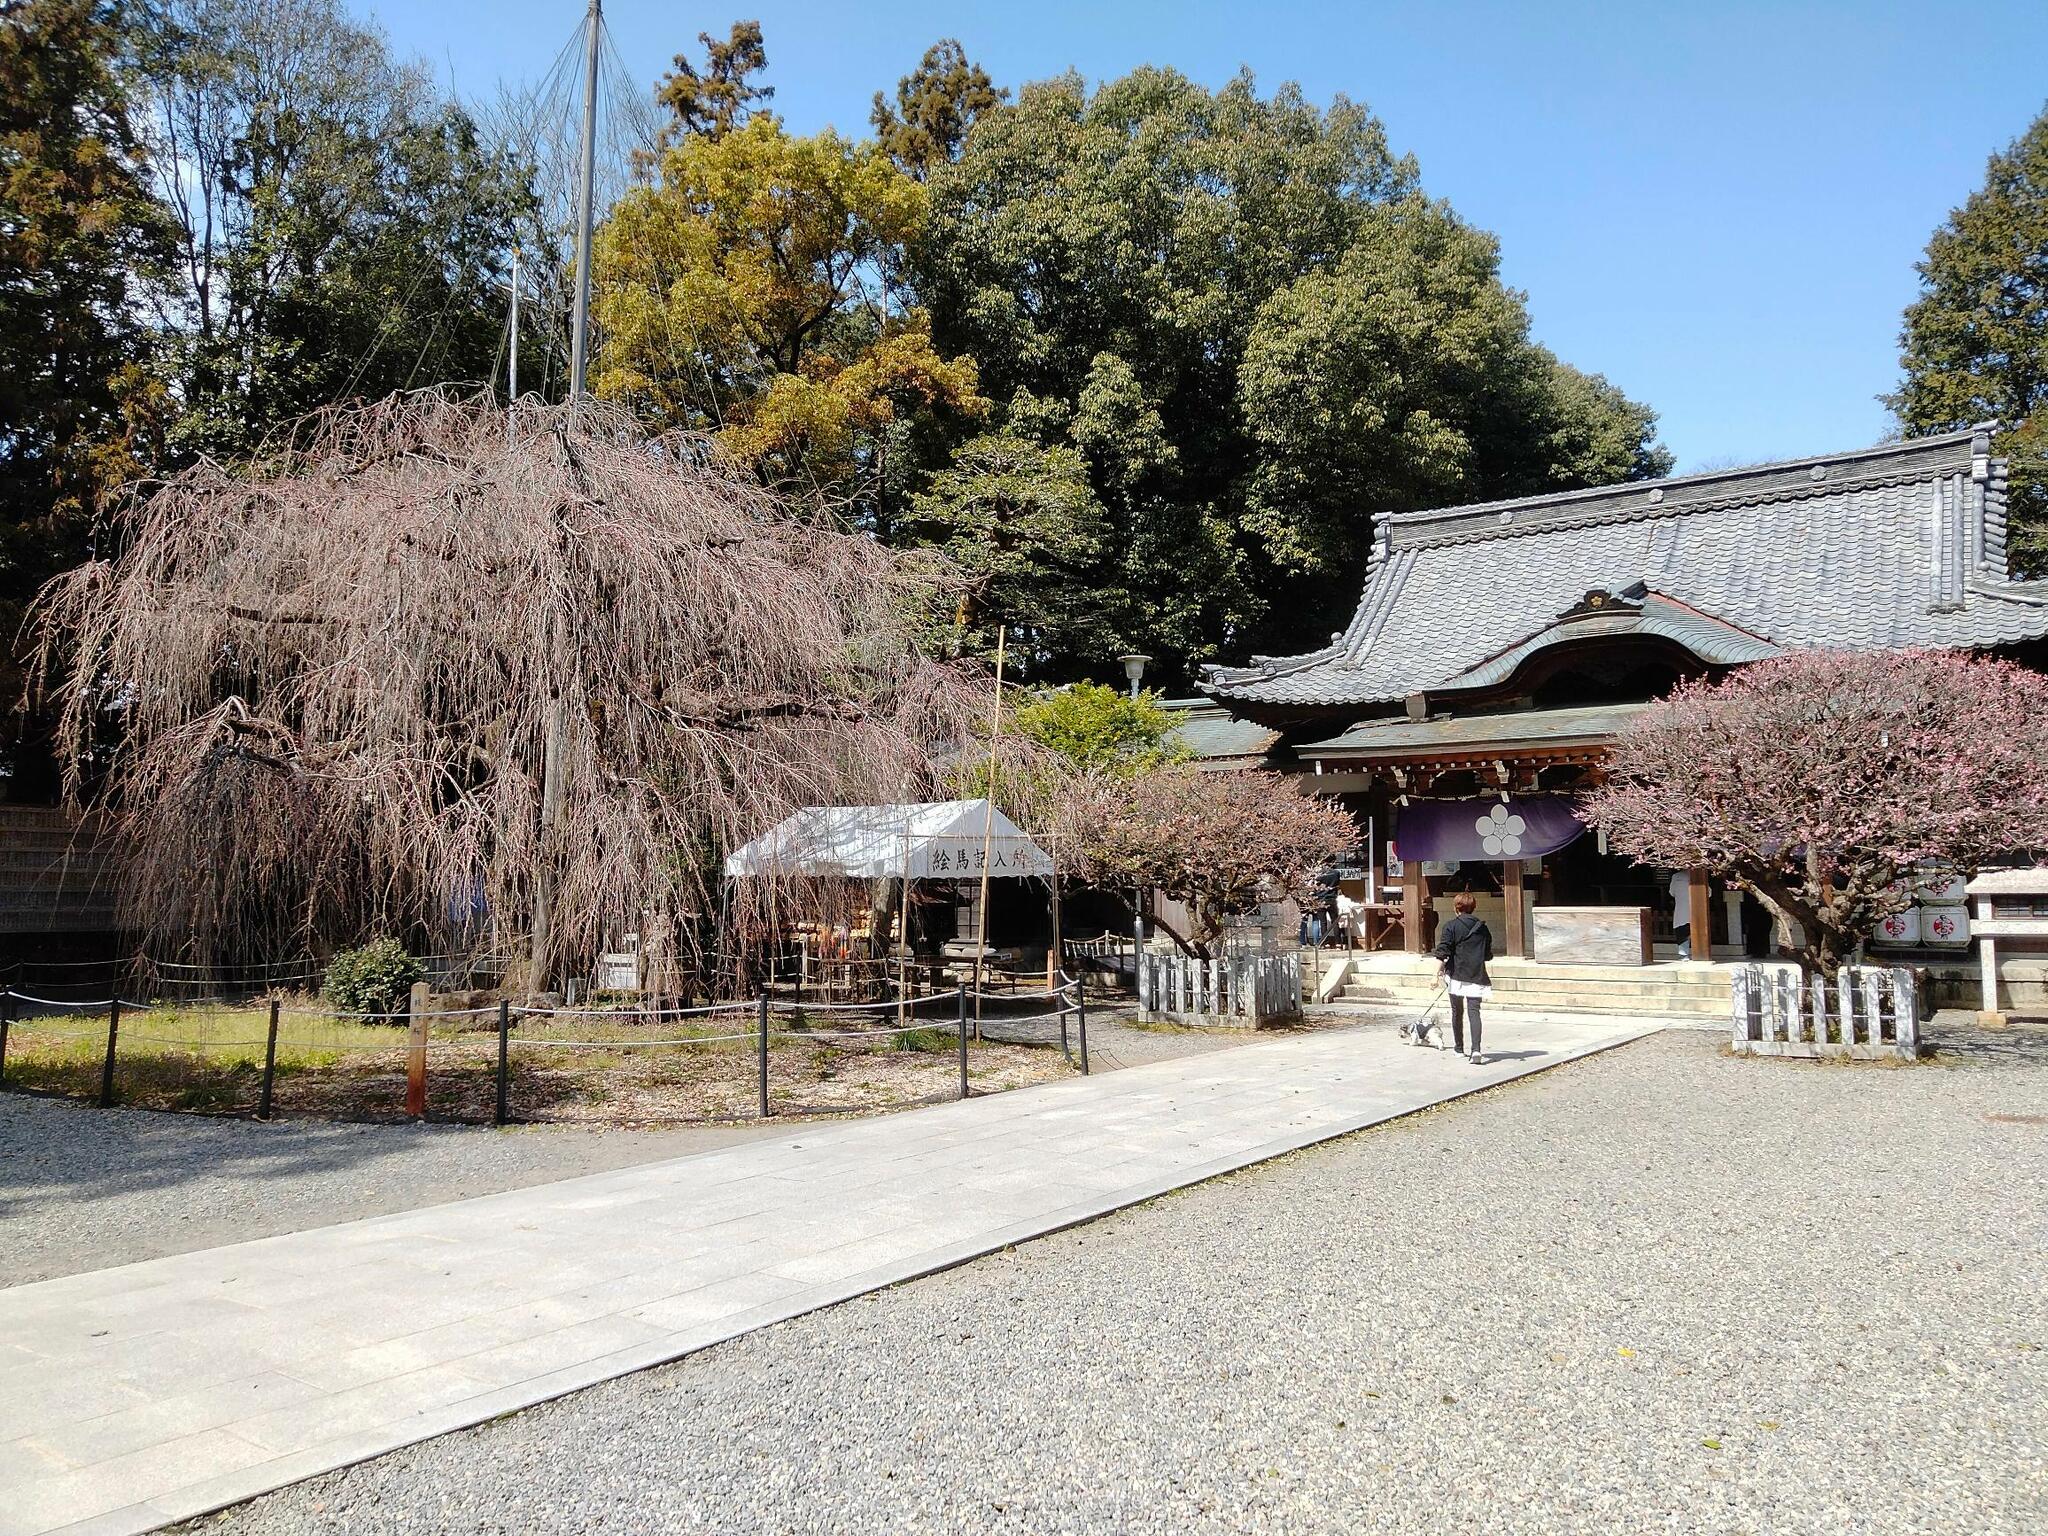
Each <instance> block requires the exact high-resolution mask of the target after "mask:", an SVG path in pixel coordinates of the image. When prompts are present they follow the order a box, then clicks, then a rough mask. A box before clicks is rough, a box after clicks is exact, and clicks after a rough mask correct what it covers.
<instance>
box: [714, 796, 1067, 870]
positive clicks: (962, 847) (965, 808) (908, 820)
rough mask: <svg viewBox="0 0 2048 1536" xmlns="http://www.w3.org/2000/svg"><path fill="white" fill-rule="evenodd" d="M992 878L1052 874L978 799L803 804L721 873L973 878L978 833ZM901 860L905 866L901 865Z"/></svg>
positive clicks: (1036, 850) (1037, 851)
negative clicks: (985, 838) (984, 843)
mask: <svg viewBox="0 0 2048 1536" xmlns="http://www.w3.org/2000/svg"><path fill="white" fill-rule="evenodd" d="M985 824H986V826H987V830H988V833H989V836H988V854H987V866H988V868H987V873H988V874H989V875H990V876H992V877H993V878H995V879H1006V878H1017V877H1035V878H1038V879H1044V878H1045V877H1046V876H1048V875H1050V874H1051V873H1052V858H1051V856H1050V855H1049V854H1047V853H1046V851H1045V850H1044V849H1043V848H1040V847H1039V846H1038V845H1037V844H1036V843H1034V842H1032V841H1031V839H1030V838H1028V837H1026V836H1025V835H1024V832H1023V830H1022V829H1021V828H1020V827H1018V825H1017V824H1016V823H1015V822H1014V821H1012V820H1010V818H1009V817H1007V816H1005V815H1004V814H1003V813H1002V812H1001V811H994V812H993V813H992V812H991V810H990V807H989V803H988V802H987V801H986V800H931V801H924V802H921V803H918V804H913V805H827V806H807V807H805V808H804V809H803V810H801V811H798V812H797V813H796V814H795V815H794V816H792V817H790V818H789V819H788V820H787V821H785V822H783V823H781V824H780V825H779V826H775V827H771V828H770V829H769V830H768V831H766V832H764V833H762V834H761V835H760V836H759V837H757V838H755V839H754V840H753V841H752V842H751V843H748V844H747V845H746V846H745V847H743V848H740V849H738V850H736V851H735V852H734V853H733V854H732V856H731V857H729V858H728V859H727V860H726V861H725V872H726V874H727V875H729V876H734V877H745V876H748V875H837V876H841V877H843V878H845V879H849V880H900V879H902V878H903V876H904V875H905V874H906V873H907V874H908V875H909V877H910V878H911V879H913V880H979V879H980V878H981V876H982V873H983V870H982V864H983V857H982V835H983V829H984V825H985ZM906 861H907V862H906Z"/></svg>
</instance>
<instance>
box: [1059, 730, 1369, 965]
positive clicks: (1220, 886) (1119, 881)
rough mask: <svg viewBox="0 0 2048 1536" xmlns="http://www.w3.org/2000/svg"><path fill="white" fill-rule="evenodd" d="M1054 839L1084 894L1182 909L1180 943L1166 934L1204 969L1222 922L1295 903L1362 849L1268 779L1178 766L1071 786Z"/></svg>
mask: <svg viewBox="0 0 2048 1536" xmlns="http://www.w3.org/2000/svg"><path fill="white" fill-rule="evenodd" d="M1056 827H1057V831H1058V836H1059V844H1058V846H1059V851H1060V858H1061V862H1062V863H1063V864H1065V865H1066V866H1067V867H1068V868H1070V869H1072V870H1074V871H1075V872H1076V873H1078V874H1079V875H1080V876H1081V877H1082V878H1083V879H1085V880H1087V881H1089V882H1090V883H1091V884H1094V885H1098V886H1102V887H1105V888H1108V889H1120V890H1130V889H1132V888H1134V887H1140V888H1148V889H1152V890H1156V891H1159V892H1160V893H1161V894H1163V895H1165V896H1168V897H1171V898H1172V899H1174V900H1176V901H1179V902H1181V903H1183V904H1184V905H1185V906H1186V907H1187V909H1188V912H1189V914H1190V917H1191V922H1190V927H1189V931H1188V933H1187V934H1186V935H1185V936H1183V935H1180V934H1175V933H1173V931H1172V930H1171V929H1170V928H1169V929H1167V930H1166V931H1167V932H1168V934H1169V935H1170V936H1171V937H1172V938H1173V939H1174V940H1175V941H1176V942H1177V943H1179V944H1180V945H1181V947H1182V948H1183V949H1186V950H1188V951H1189V952H1191V953H1194V954H1198V955H1202V956H1204V957H1206V956H1207V955H1208V953H1209V946H1210V945H1211V944H1213V943H1214V942H1215V941H1216V940H1217V939H1219V938H1221V937H1222V935H1223V930H1224V926H1225V924H1226V923H1227V921H1228V920H1229V919H1230V918H1232V917H1235V916H1238V915H1240V914H1242V913H1245V912H1249V911H1250V910H1252V909H1253V908H1254V907H1256V906H1257V905H1258V904H1259V903H1260V902H1262V901H1267V900H1279V899H1280V898H1282V897H1286V896H1299V895H1301V894H1302V893H1304V892H1305V891H1306V890H1307V889H1308V887H1309V884H1310V882H1311V881H1312V880H1313V879H1314V877H1315V874H1316V872H1317V871H1318V870H1320V869H1323V868H1325V867H1327V866H1329V865H1331V864H1339V863H1343V862H1344V861H1345V860H1347V859H1349V858H1350V857H1352V856H1353V855H1354V854H1355V853H1356V852H1357V849H1358V842H1359V837H1358V828H1357V826H1356V825H1355V824H1354V823H1353V822H1352V820H1351V817H1350V816H1349V815H1348V814H1347V813H1346V812H1345V811H1344V810H1343V808H1342V807H1341V806H1339V805H1338V804H1337V803H1336V802H1335V801H1334V800H1328V799H1324V798H1322V797H1320V796H1317V795H1312V794H1307V793H1304V792H1303V791H1302V790H1301V789H1300V788H1299V787H1298V786H1297V785H1296V784H1294V783H1293V782H1291V781H1289V780H1288V779H1286V778H1284V777H1282V776H1281V775H1279V774H1277V773H1266V772H1262V771H1255V770H1235V771H1231V772H1226V773H1215V772H1204V771H1202V770H1201V769H1199V768H1195V767H1193V766H1192V765H1189V764H1185V763H1174V764H1168V765H1165V766H1162V767H1157V768H1154V769H1152V770H1151V771H1149V772H1146V773H1140V774H1137V775H1130V774H1119V773H1116V772H1113V771H1103V770H1098V771H1095V772H1090V773H1084V774H1080V775H1078V776H1076V778H1075V779H1074V780H1073V781H1072V782H1071V783H1070V784H1069V785H1068V786H1067V787H1066V790H1065V793H1064V795H1063V797H1062V799H1061V802H1060V806H1059V810H1058V813H1057V816H1056ZM1162 926H1164V925H1162Z"/></svg>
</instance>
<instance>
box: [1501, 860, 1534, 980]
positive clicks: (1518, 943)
mask: <svg viewBox="0 0 2048 1536" xmlns="http://www.w3.org/2000/svg"><path fill="white" fill-rule="evenodd" d="M1500 893H1501V895H1502V897H1503V898H1505V900H1506V901H1507V905H1508V932H1507V945H1508V954H1509V955H1510V956H1512V957H1513V958H1514V959H1517V960H1526V959H1528V958H1529V930H1528V925H1527V924H1526V923H1525V922H1524V921H1523V912H1522V861H1521V860H1520V859H1509V860H1507V861H1506V862H1505V863H1503V864H1502V865H1501V867H1500Z"/></svg>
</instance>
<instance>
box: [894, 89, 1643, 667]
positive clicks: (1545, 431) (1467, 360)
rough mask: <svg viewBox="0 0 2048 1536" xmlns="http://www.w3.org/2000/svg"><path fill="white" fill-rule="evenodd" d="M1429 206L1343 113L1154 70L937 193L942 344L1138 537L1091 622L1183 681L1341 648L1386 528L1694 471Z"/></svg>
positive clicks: (935, 262) (964, 148)
mask: <svg viewBox="0 0 2048 1536" xmlns="http://www.w3.org/2000/svg"><path fill="white" fill-rule="evenodd" d="M1418 183H1419V177H1418V173H1417V170H1416V167H1415V165H1414V163H1413V162H1412V161H1410V160H1407V159H1403V158H1399V157H1397V156H1395V155H1394V154H1393V153H1392V151H1391V150H1390V149H1389V148H1388V145H1387V139H1386V134H1385V132H1384V130H1383V129H1382V128H1381V126H1380V124H1379V122H1378V121H1377V120H1376V119H1375V118H1373V117H1372V115H1371V114H1370V113H1368V112H1367V111H1366V110H1365V109H1364V108H1362V107H1360V106H1357V105H1355V104H1353V103H1351V102H1349V101H1347V100H1345V99H1343V98H1341V97H1340V98H1339V99H1338V100H1337V101H1335V102H1334V103H1332V105H1331V106H1330V107H1329V108H1328V109H1327V110H1319V109H1318V108H1316V107H1314V106H1312V105H1310V104H1309V103H1308V102H1306V101H1305V100H1304V99H1303V98H1302V96H1301V94H1300V92H1299V91H1298V90H1296V89H1295V88H1294V87H1292V86H1285V87H1282V88H1281V89H1280V90H1279V91H1277V92H1276V93H1274V94H1272V95H1270V96H1261V95H1260V94H1259V93H1258V91H1257V89H1256V88H1255V86H1254V83H1253V81H1252V79H1251V77H1250V76H1249V75H1248V74H1247V75H1240V76H1239V77H1238V78H1236V79H1234V80H1232V81H1231V82H1229V83H1228V84H1227V85H1225V86H1224V87H1223V88H1222V89H1220V90H1217V91H1209V90H1206V89H1204V88H1203V87H1202V86H1199V85H1197V84H1195V83H1194V82H1192V81H1190V80H1188V79H1186V78H1184V77H1183V76H1181V75H1178V74H1176V73H1174V72H1173V71H1171V70H1163V69H1153V68H1145V69H1139V70H1136V71H1134V72H1133V73H1131V74H1130V75H1127V76H1125V77H1124V78H1123V79H1120V80H1113V81H1110V82H1108V83H1106V84H1104V85H1102V86H1101V87H1100V88H1099V89H1097V90H1095V91H1094V92H1092V93H1091V92H1090V91H1088V90H1087V89H1086V88H1085V86H1084V85H1083V83H1082V81H1081V80H1080V79H1079V77H1078V76H1074V75H1068V76H1064V77H1061V78H1059V79H1054V80H1048V81H1044V82H1040V83H1038V84H1035V85H1029V86H1026V87H1025V88H1024V89H1023V91H1022V92H1021V93H1020V96H1019V99H1018V101H1017V103H1016V105H1015V106H1013V107H1008V108H1005V109H1004V110H1002V111H999V112H994V113H990V114H988V115H985V116H983V117H982V118H981V119H980V120H979V121H978V122H977V123H976V124H975V125H974V126H973V128H972V131H970V132H968V133H967V134H966V135H965V137H964V139H963V141H962V143H961V148H960V151H959V154H958V158H957V159H955V160H944V161H940V162H939V163H937V164H936V165H935V167H934V169H933V170H932V172H931V175H930V182H929V185H930V188H931V194H932V214H931V223H930V226H929V228H928V229H927V231H926V233H925V236H924V238H923V239H922V240H921V241H919V242H918V243H917V244H916V245H915V246H914V247H913V249H914V251H915V252H916V260H915V267H914V286H915V288H916V292H917V295H918V297H919V299H920V301H921V302H922V303H923V304H925V305H926V306H927V307H928V308H929V310H930V311H931V315H932V322H933V334H934V337H935V339H936V341H937V344H938V346H939V348H940V350H941V351H954V350H959V351H963V352H966V353H968V354H969V355H971V356H972V357H974V358H975V360H976V361H977V363H978V364H979V367H980V377H981V387H982V390H983V392H984V393H985V394H987V395H988V396H989V397H990V399H991V400H992V401H993V402H994V403H995V407H994V408H995V412H996V418H997V419H996V421H995V422H994V424H993V425H994V426H995V427H996V428H997V429H999V430H1000V431H1002V432H1005V433H1007V434H1010V435H1016V436H1025V437H1029V438H1032V439H1033V440H1036V441H1039V442H1041V443H1044V444H1046V445H1048V446H1065V447H1069V448H1072V449H1073V450H1075V451H1076V452H1078V453H1079V454H1080V455H1081V457H1082V459H1083V460H1084V462H1085V463H1086V465H1087V470H1088V476H1089V481H1090V484H1091V486H1092V487H1093V489H1094V491H1095V493H1096V497H1097V499H1098V500H1099V501H1100V502H1101V503H1102V505H1103V506H1104V508H1105V509H1106V510H1107V512H1108V514H1109V518H1110V527H1111V537H1110V539H1109V548H1110V558H1108V559H1106V560H1104V561H1103V562H1102V564H1101V565H1100V567H1099V568H1098V569H1097V570H1096V572H1095V573H1094V575H1093V577H1092V580H1091V581H1090V587H1091V591H1092V595H1091V597H1090V602H1091V603H1092V604H1093V606H1094V607H1095V608H1097V609H1098V610H1099V611H1100V612H1102V613H1104V614H1105V615H1121V616H1128V621H1129V622H1128V627H1127V628H1125V629H1123V631H1122V633H1121V635H1120V637H1119V638H1120V640H1121V643H1123V644H1124V645H1127V646H1130V647H1132V648H1135V649H1140V650H1144V651H1148V652H1150V653H1152V654H1153V655H1155V656H1157V657H1159V658H1160V659H1161V663H1162V666H1163V668H1164V669H1165V675H1166V676H1168V677H1172V676H1173V675H1174V674H1175V673H1176V672H1179V673H1181V674H1182V675H1185V673H1186V671H1187V669H1188V668H1189V666H1190V664H1191V663H1192V662H1194V661H1196V660H1198V659H1200V658H1202V657H1205V656H1211V655H1216V654H1218V653H1222V652H1227V653H1230V654H1243V653H1245V652H1248V651H1267V652H1283V651H1297V650H1305V649H1311V648H1313V647H1314V646H1316V645H1319V644H1321V643H1322V642H1323V640H1324V638H1325V637H1326V636H1327V635H1328V633H1329V631H1330V630H1331V629H1332V628H1333V627H1335V626H1336V625H1338V624H1341V622H1342V621H1343V619H1344V617H1345V616H1346V614H1347V613H1348V610H1349V607H1350V605H1351V604H1352V603H1353V602H1354V601H1355V600H1356V597H1357V591H1358V585H1357V584H1358V581H1359V578H1360V576H1361V574H1362V570H1363V566H1364V561H1365V556H1366V551H1367V549H1368V548H1369V545H1370V541H1371V521H1370V520H1371V518H1372V517H1373V516H1375V515H1377V514H1380V513H1383V512H1387V511H1393V510H1400V509H1404V508H1409V507H1415V506H1421V505H1440V504H1443V503H1446V502H1456V501H1460V500H1465V499H1472V498H1478V497H1484V496H1496V495H1512V494H1517V493H1523V492H1537V491H1544V490H1551V489H1561V488H1568V487H1571V486H1576V485H1584V484H1594V483H1601V482H1606V481H1614V480H1620V479H1626V478H1630V477H1634V476H1640V475H1644V474H1650V473H1656V472H1660V471H1662V470H1664V469H1665V468H1668V464H1669V459H1668V456H1666V455H1665V454H1663V453H1662V451H1661V450H1660V449H1658V448H1657V447H1656V445H1655V442H1654V435H1653V432H1654V418H1653V417H1652V415H1651V413H1650V412H1648V411H1647V410H1645V409H1644V408H1642V407H1641V406H1639V405H1636V404H1634V403H1633V402H1631V401H1629V400H1627V399H1626V398H1625V397H1624V396H1622V395H1621V393H1620V392H1619V391H1618V390H1615V389H1614V388H1613V387H1612V386H1610V385H1608V384H1606V383H1605V382H1604V381H1602V380H1599V379H1595V378H1589V377H1587V376H1585V375H1581V374H1578V373H1576V372H1575V371H1573V370H1571V369H1569V368H1566V367H1565V366H1564V365H1563V364H1561V363H1560V362H1559V361H1558V360H1557V359H1556V358H1555V357H1553V356H1552V355H1551V354H1550V353H1548V352H1546V351H1545V350H1543V349H1542V348H1541V347H1539V346H1536V345H1535V344H1534V343H1533V342H1532V341H1531V340H1530V339H1529V335H1528V316H1527V312H1526V310H1525V309H1524V308H1523V305H1522V301H1521V297H1520V295H1518V294H1515V293H1513V292H1511V291H1510V290H1508V289H1506V288H1505V287H1503V286H1502V284H1501V282H1500V277H1499V267H1498V258H1497V252H1496V249H1495V245H1494V242H1493V240H1492V238H1491V237H1490V236H1487V235H1485V234H1483V233H1482V232H1479V231H1475V230H1473V229H1471V228H1469V227H1468V226H1466V225H1464V224H1463V223H1461V222H1460V221H1459V220H1458V219H1457V218H1456V217H1455V216H1454V215H1453V214H1451V212H1450V211H1449V210H1448V209H1446V208H1444V207H1442V206H1441V205H1439V204H1433V203H1430V202H1428V201H1427V200H1426V199H1424V198H1423V197H1422V195H1421V193H1420V189H1419V185H1418ZM1104 660H1105V658H1104V657H1100V656H1098V657H1093V658H1083V657H1080V656H1078V655H1073V654H1070V655H1069V657H1068V658H1067V664H1068V665H1070V666H1074V667H1076V668H1080V669H1083V670H1085V669H1086V668H1087V667H1089V666H1091V665H1093V666H1096V667H1100V666H1101V665H1102V664H1103V662H1104Z"/></svg>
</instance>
